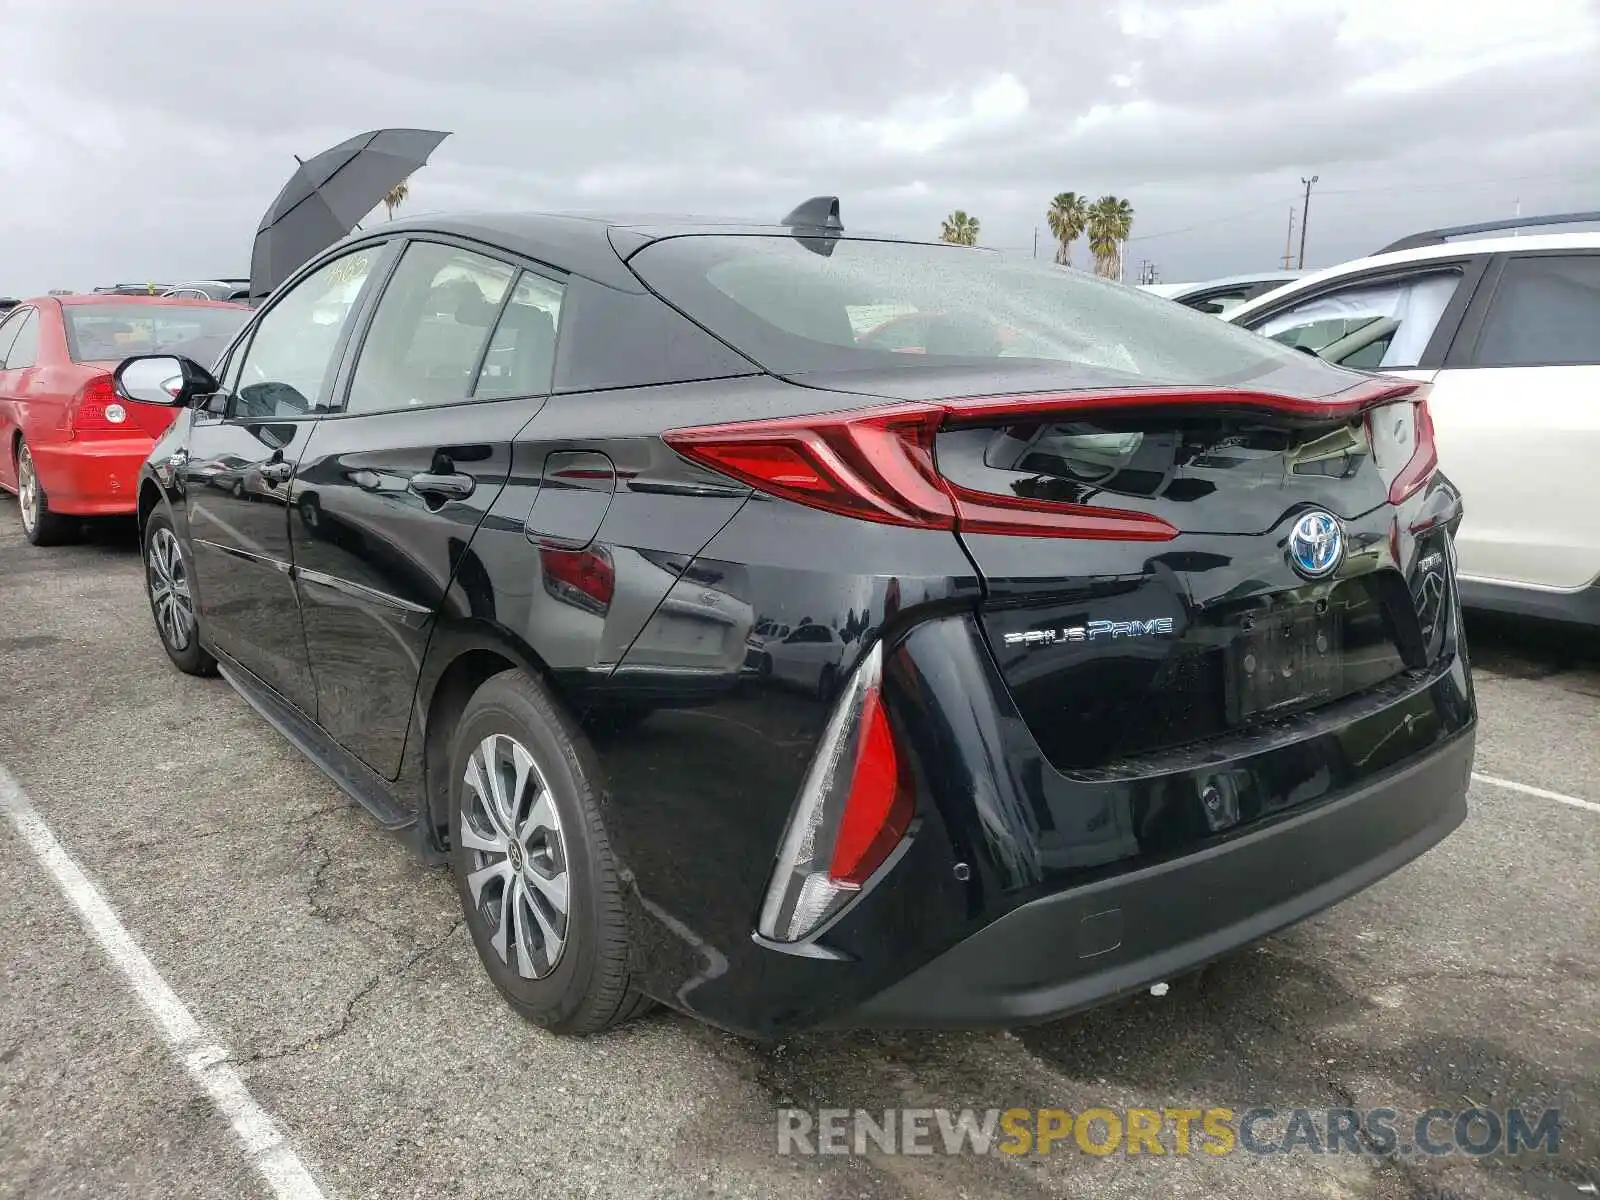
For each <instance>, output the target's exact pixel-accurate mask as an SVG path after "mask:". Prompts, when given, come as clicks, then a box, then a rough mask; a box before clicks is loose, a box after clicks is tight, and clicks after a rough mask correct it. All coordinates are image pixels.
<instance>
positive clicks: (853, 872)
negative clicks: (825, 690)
mask: <svg viewBox="0 0 1600 1200" xmlns="http://www.w3.org/2000/svg"><path fill="white" fill-rule="evenodd" d="M882 682H883V644H882V643H881V642H880V643H878V644H876V645H874V646H873V647H872V649H871V650H869V651H868V652H867V654H866V656H865V657H864V658H863V659H862V660H861V665H860V666H859V667H857V668H856V670H855V672H854V673H853V674H852V675H851V677H850V680H849V683H848V685H847V686H846V688H845V690H844V694H843V695H842V696H841V697H840V698H839V702H838V705H837V706H836V707H835V709H834V711H833V715H832V716H831V717H830V719H829V721H828V728H827V730H826V731H825V732H824V734H823V737H822V742H821V744H820V745H819V746H818V748H817V752H816V756H815V758H813V759H812V763H811V770H810V771H809V772H808V773H807V775H806V780H805V783H804V785H803V786H802V787H801V789H800V795H799V797H798V798H797V799H796V801H795V805H794V810H793V811H792V812H791V813H790V814H789V824H788V826H787V827H786V828H785V829H784V834H783V841H782V843H781V844H780V847H779V851H778V861H777V865H776V866H775V868H774V870H773V873H772V880H771V882H770V883H769V884H768V887H767V895H766V899H765V901H764V903H763V904H762V908H761V917H760V920H759V922H758V923H757V926H756V929H757V932H758V933H760V934H761V935H762V936H763V937H766V938H769V939H771V940H773V941H780V942H797V941H800V940H802V939H804V938H806V937H808V936H810V935H811V934H813V933H815V932H816V931H817V930H818V929H820V928H821V927H822V926H823V925H824V924H826V923H827V922H828V921H829V920H831V919H832V918H833V917H834V916H836V915H837V914H838V913H840V912H841V911H843V909H844V908H845V907H846V906H847V905H848V904H849V903H850V901H851V900H852V899H853V898H854V897H855V896H856V895H858V894H859V893H860V892H861V890H862V888H863V887H864V886H865V885H866V884H867V883H868V882H869V881H870V880H871V878H872V877H873V875H874V874H876V873H877V872H878V871H879V869H880V868H882V867H883V865H884V864H885V863H886V862H888V860H889V858H890V856H891V855H892V854H893V853H894V850H895V848H896V847H897V846H898V845H899V844H900V842H901V840H902V839H903V838H904V837H905V835H906V831H907V830H908V829H909V828H910V825H911V818H912V816H913V814H914V812H915V803H914V801H913V799H912V794H911V791H910V789H909V788H908V787H907V786H906V785H905V779H904V772H903V771H902V763H901V759H900V755H899V753H898V751H897V750H896V748H895V744H894V735H893V733H892V732H891V731H890V728H889V721H888V718H887V716H886V715H885V713H884V709H883V702H882V695H881V688H882Z"/></svg>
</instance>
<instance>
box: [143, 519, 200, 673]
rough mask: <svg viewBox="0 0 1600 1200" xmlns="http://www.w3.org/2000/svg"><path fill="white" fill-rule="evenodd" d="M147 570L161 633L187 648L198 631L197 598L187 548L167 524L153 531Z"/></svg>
mask: <svg viewBox="0 0 1600 1200" xmlns="http://www.w3.org/2000/svg"><path fill="white" fill-rule="evenodd" d="M145 570H146V575H147V578H148V580H149V585H150V604H151V607H152V608H154V609H155V614H156V624H157V625H158V626H159V627H160V629H161V636H162V637H163V638H165V639H166V643H167V645H169V646H171V647H172V648H173V649H174V650H179V651H182V650H186V649H187V648H188V646H189V639H190V638H191V637H192V636H193V635H194V598H193V596H192V595H191V594H190V591H189V573H188V571H187V570H186V569H185V568H184V565H183V551H182V550H181V549H180V548H179V546H178V538H177V535H176V534H174V533H173V532H172V530H170V529H168V528H167V527H166V526H162V527H161V528H159V529H157V530H156V531H155V532H154V533H153V534H151V535H150V548H149V550H148V551H147V553H146V555H145Z"/></svg>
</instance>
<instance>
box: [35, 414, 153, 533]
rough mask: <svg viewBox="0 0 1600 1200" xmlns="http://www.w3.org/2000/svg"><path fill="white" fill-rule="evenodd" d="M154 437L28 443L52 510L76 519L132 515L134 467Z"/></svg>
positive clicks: (146, 453)
mask: <svg viewBox="0 0 1600 1200" xmlns="http://www.w3.org/2000/svg"><path fill="white" fill-rule="evenodd" d="M153 445H155V439H154V438H151V437H148V436H145V435H142V434H141V435H139V436H136V437H118V438H105V439H97V440H94V441H74V442H58V443H53V444H46V445H41V446H35V447H33V462H34V467H35V469H36V470H37V471H38V472H39V479H40V481H41V482H42V483H43V484H44V489H45V494H46V495H47V496H48V497H49V500H50V509H51V511H52V512H58V513H66V514H69V515H71V516H78V517H108V516H122V515H125V514H126V515H131V514H133V513H135V512H137V511H138V507H139V469H140V468H141V467H143V466H144V462H145V459H147V458H148V457H149V456H150V448H151V447H152V446H153Z"/></svg>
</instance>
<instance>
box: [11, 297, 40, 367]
mask: <svg viewBox="0 0 1600 1200" xmlns="http://www.w3.org/2000/svg"><path fill="white" fill-rule="evenodd" d="M6 327H7V328H8V329H9V328H10V322H7V325H6ZM38 359H39V313H38V310H37V309H32V308H30V309H29V310H28V313H27V315H26V316H25V317H23V318H22V324H21V325H20V326H19V327H18V328H17V340H16V341H14V342H12V343H11V348H10V349H9V350H7V351H6V370H8V371H20V370H22V369H23V368H24V367H31V366H33V365H34V363H35V362H37V361H38Z"/></svg>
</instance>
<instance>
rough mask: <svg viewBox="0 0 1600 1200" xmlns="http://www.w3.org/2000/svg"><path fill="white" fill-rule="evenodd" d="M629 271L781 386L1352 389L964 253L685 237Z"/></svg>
mask: <svg viewBox="0 0 1600 1200" xmlns="http://www.w3.org/2000/svg"><path fill="white" fill-rule="evenodd" d="M629 265H630V266H631V267H633V269H634V270H635V271H636V272H638V274H639V276H640V277H641V278H642V279H643V280H644V281H645V283H647V284H648V285H649V286H650V287H651V288H653V289H654V290H655V291H656V292H658V293H659V294H660V295H661V296H663V297H664V298H665V299H666V300H667V301H668V302H669V303H671V304H673V305H675V306H676V307H678V308H680V309H681V310H683V311H684V312H685V313H687V314H688V315H689V316H690V317H692V318H693V319H694V320H696V321H698V322H699V323H700V324H702V325H704V326H705V327H706V328H708V329H710V330H711V331H712V332H713V333H715V334H717V335H718V336H719V337H721V338H723V339H724V340H725V341H727V342H728V343H730V344H731V345H732V346H733V347H734V348H735V349H737V350H739V351H740V352H741V353H743V354H745V355H746V356H747V357H749V358H751V359H753V360H754V361H755V362H757V363H758V364H760V365H761V366H762V367H763V368H764V369H766V370H768V371H772V372H774V373H776V374H783V375H790V374H796V373H800V372H806V371H840V370H861V369H873V368H882V367H885V366H893V365H900V366H904V367H905V368H907V369H916V368H918V367H949V366H953V365H967V366H978V365H983V364H985V363H990V362H997V361H1000V360H1004V361H1006V362H1015V363H1017V364H1018V365H1024V364H1028V363H1032V364H1034V365H1049V364H1052V363H1063V364H1067V363H1070V364H1073V365H1074V366H1076V367H1081V368H1090V369H1092V370H1093V372H1094V373H1096V374H1101V375H1105V376H1108V377H1109V378H1111V379H1118V378H1121V379H1125V380H1126V381H1127V382H1130V383H1132V382H1134V381H1137V382H1138V383H1140V384H1146V385H1160V384H1188V385H1196V386H1208V385H1240V384H1245V383H1255V384H1257V385H1258V386H1260V385H1262V381H1263V380H1264V379H1265V377H1267V376H1274V377H1275V378H1274V379H1273V380H1272V386H1274V387H1276V388H1277V389H1279V390H1284V391H1290V392H1293V393H1295V394H1300V395H1320V394H1325V393H1328V392H1334V391H1339V390H1341V389H1343V388H1345V387H1348V386H1349V385H1350V379H1349V376H1347V375H1345V374H1344V373H1342V372H1339V371H1335V370H1333V369H1331V368H1329V367H1328V366H1326V364H1321V363H1318V362H1317V361H1316V360H1315V359H1313V358H1311V357H1309V356H1308V355H1305V354H1303V353H1300V352H1297V351H1295V350H1293V349H1289V348H1286V347H1283V346H1280V345H1277V344H1275V343H1273V342H1271V341H1269V340H1268V339H1266V338H1262V337H1258V336H1256V335H1255V334H1252V333H1248V332H1246V331H1244V330H1241V329H1238V328H1236V327H1233V326H1230V325H1228V324H1226V323H1225V322H1223V321H1219V320H1217V318H1216V317H1214V316H1209V315H1206V314H1202V313H1198V312H1194V311H1192V310H1189V309H1186V308H1183V307H1181V306H1180V305H1176V304H1173V303H1172V302H1171V301H1168V300H1163V299H1161V298H1159V297H1156V296H1152V295H1149V294H1148V293H1145V292H1142V291H1140V290H1139V289H1137V288H1134V287H1130V286H1126V285H1123V284H1120V283H1115V282H1111V281H1109V280H1103V279H1098V278H1096V277H1094V276H1092V275H1089V274H1087V273H1085V272H1081V271H1074V270H1071V269H1069V268H1064V267H1058V266H1055V265H1047V264H1043V263H1037V262H1033V261H1028V260H1023V261H1018V260H1014V259H1007V258H1005V257H1003V256H1001V255H998V254H994V253H990V252H986V251H981V250H973V249H969V248H965V247H959V246H940V245H928V244H923V243H906V242H882V241H853V240H849V239H838V240H834V241H828V240H824V239H817V238H804V239H803V238H799V237H789V236H781V235H779V236H774V235H767V236H740V235H732V236H722V235H689V236H683V237H674V238H667V239H664V240H662V241H659V242H656V243H654V244H652V245H650V246H647V247H646V248H645V249H644V250H642V251H640V252H639V253H638V254H636V255H634V257H633V258H632V259H630V260H629Z"/></svg>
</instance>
